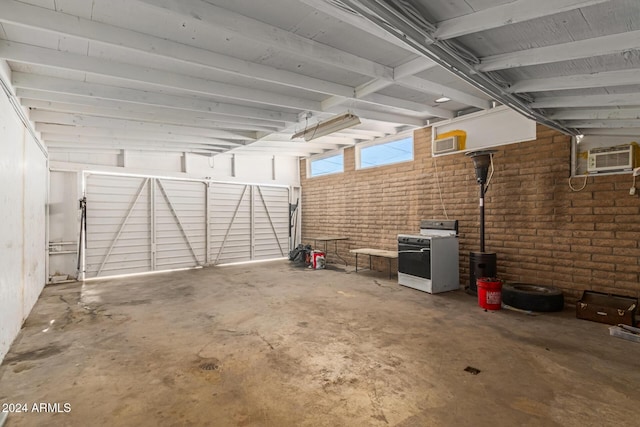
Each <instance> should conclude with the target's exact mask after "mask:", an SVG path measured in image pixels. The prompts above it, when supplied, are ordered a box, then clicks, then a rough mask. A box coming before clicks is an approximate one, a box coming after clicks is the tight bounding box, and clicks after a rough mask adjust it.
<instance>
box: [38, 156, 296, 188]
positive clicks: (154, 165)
mask: <svg viewBox="0 0 640 427" xmlns="http://www.w3.org/2000/svg"><path fill="white" fill-rule="evenodd" d="M49 160H50V162H51V165H52V167H54V168H56V169H65V170H78V171H81V170H94V171H108V172H116V173H125V174H126V173H130V174H143V175H165V176H171V177H177V178H196V179H211V180H215V181H225V182H242V183H252V184H276V185H288V186H292V187H297V186H299V185H300V175H299V173H298V165H299V160H298V158H297V157H293V156H277V155H276V156H275V158H274V156H272V155H257V154H245V153H238V154H235V155H231V154H218V155H216V156H213V157H208V156H201V155H197V154H189V153H187V154H186V155H184V154H183V153H149V152H138V151H134V150H126V151H125V152H124V153H122V152H121V153H116V152H110V153H62V152H55V151H54V152H50V153H49ZM232 163H235V166H234V167H232ZM274 165H275V174H274Z"/></svg>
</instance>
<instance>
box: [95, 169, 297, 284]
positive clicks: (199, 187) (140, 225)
mask: <svg viewBox="0 0 640 427" xmlns="http://www.w3.org/2000/svg"><path fill="white" fill-rule="evenodd" d="M85 189H86V194H87V228H88V233H87V242H86V254H85V277H87V278H89V277H102V276H105V275H114V274H126V273H130V272H136V273H139V272H145V271H157V270H165V269H174V268H188V267H193V266H198V265H206V264H207V263H211V264H220V263H233V262H240V261H249V260H257V259H270V258H279V257H282V256H284V255H285V254H286V253H287V251H288V247H287V246H288V231H289V191H288V189H287V188H282V187H268V186H257V185H245V184H232V183H216V182H210V183H208V185H207V184H206V183H205V182H202V181H187V180H176V179H165V178H162V179H161V178H145V177H131V176H120V175H101V174H94V173H92V174H88V175H87V176H86V181H85Z"/></svg>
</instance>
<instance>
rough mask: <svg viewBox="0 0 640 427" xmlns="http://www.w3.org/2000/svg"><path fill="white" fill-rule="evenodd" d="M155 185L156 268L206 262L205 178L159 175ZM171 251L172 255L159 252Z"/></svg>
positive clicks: (188, 265) (182, 266)
mask: <svg viewBox="0 0 640 427" xmlns="http://www.w3.org/2000/svg"><path fill="white" fill-rule="evenodd" d="M155 185H156V186H157V187H156V192H155V194H156V199H155V203H156V212H155V214H156V216H155V221H156V223H155V226H156V259H155V261H156V268H157V269H165V268H188V267H193V266H197V265H204V264H205V263H206V242H205V241H204V240H203V239H201V238H200V236H203V235H205V234H206V222H207V218H206V191H207V187H206V186H205V185H204V183H202V182H195V181H174V180H167V179H162V180H161V179H158V180H157V181H156V182H155ZM164 253H172V254H174V256H173V257H163V256H160V254H164Z"/></svg>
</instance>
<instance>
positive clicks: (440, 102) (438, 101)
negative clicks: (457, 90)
mask: <svg viewBox="0 0 640 427" xmlns="http://www.w3.org/2000/svg"><path fill="white" fill-rule="evenodd" d="M447 101H451V98H447V97H446V96H443V97H441V98H438V99H436V102H437V103H438V104H442V103H443V102H447Z"/></svg>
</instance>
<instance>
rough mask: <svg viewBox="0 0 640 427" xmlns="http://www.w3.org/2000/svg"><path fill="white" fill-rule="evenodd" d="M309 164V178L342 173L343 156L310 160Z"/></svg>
mask: <svg viewBox="0 0 640 427" xmlns="http://www.w3.org/2000/svg"><path fill="white" fill-rule="evenodd" d="M310 164H311V167H310V170H309V176H311V177H314V176H322V175H329V174H332V173H340V172H344V155H343V154H342V153H340V154H335V155H333V156H330V157H322V158H319V159H311V162H310Z"/></svg>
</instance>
